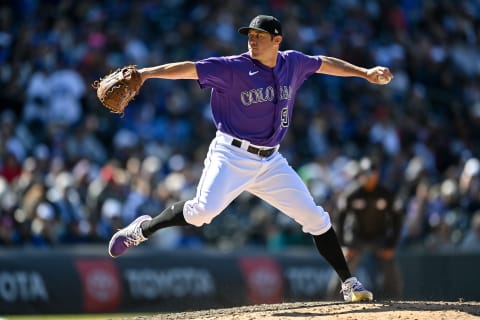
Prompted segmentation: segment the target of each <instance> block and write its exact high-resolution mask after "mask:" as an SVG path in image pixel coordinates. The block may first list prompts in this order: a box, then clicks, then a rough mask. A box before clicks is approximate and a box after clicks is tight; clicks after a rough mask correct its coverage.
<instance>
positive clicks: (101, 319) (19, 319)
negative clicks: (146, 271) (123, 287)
mask: <svg viewBox="0 0 480 320" xmlns="http://www.w3.org/2000/svg"><path fill="white" fill-rule="evenodd" d="M151 315H154V314H153V313H152V314H145V313H142V314H138V313H135V314H133V313H130V314H75V315H72V314H55V315H25V316H0V320H107V319H113V320H114V319H122V318H133V317H138V316H151Z"/></svg>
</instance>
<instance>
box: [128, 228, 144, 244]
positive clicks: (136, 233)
mask: <svg viewBox="0 0 480 320" xmlns="http://www.w3.org/2000/svg"><path fill="white" fill-rule="evenodd" d="M142 241H145V237H144V236H143V234H142V230H141V229H140V228H135V229H134V230H133V231H132V233H130V234H127V235H126V237H125V241H123V243H124V244H125V246H126V247H127V248H130V247H132V246H138V245H139V244H140V242H142Z"/></svg>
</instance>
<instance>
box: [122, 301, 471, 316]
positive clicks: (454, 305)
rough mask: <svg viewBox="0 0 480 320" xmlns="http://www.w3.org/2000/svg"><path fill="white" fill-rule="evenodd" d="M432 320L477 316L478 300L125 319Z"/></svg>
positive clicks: (307, 305) (276, 307)
mask: <svg viewBox="0 0 480 320" xmlns="http://www.w3.org/2000/svg"><path fill="white" fill-rule="evenodd" d="M321 318H325V319H335V320H344V319H345V320H346V319H349V320H354V319H355V320H367V319H368V320H372V319H379V320H380V319H381V320H414V319H416V320H432V319H438V320H440V319H455V320H464V319H479V318H480V302H466V301H458V302H443V301H382V302H372V303H344V302H298V303H282V304H270V305H255V306H246V307H239V308H229V309H216V310H214V309H212V310H203V311H194V312H179V313H170V314H159V315H157V316H153V317H135V318H128V319H124V320H180V319H182V320H184V319H199V320H200V319H201V320H216V319H222V320H223V319H236V320H257V319H262V320H273V319H275V320H283V319H290V320H303V319H321Z"/></svg>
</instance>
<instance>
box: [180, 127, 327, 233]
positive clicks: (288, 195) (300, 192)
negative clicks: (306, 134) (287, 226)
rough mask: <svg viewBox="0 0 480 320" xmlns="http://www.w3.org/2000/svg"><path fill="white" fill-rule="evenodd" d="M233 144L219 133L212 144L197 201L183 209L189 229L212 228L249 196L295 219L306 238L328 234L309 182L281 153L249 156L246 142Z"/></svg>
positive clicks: (228, 137)
mask: <svg viewBox="0 0 480 320" xmlns="http://www.w3.org/2000/svg"><path fill="white" fill-rule="evenodd" d="M232 139H233V138H232V137H231V136H229V135H226V134H224V133H222V132H220V131H218V132H217V135H216V137H215V138H214V139H213V140H212V142H211V144H210V147H209V150H208V154H207V156H206V159H205V161H204V168H203V172H202V176H201V178H200V181H199V184H198V186H197V193H196V196H195V198H194V199H192V200H189V201H187V202H186V203H185V206H184V208H183V215H184V217H185V220H186V221H187V222H188V223H189V224H192V225H194V226H198V227H199V226H201V225H203V224H208V223H210V222H211V221H212V219H213V218H215V217H216V216H217V215H219V214H220V213H221V212H222V211H223V210H224V209H225V208H226V207H227V206H228V205H229V204H230V203H231V202H232V201H233V200H234V199H235V198H236V197H238V196H239V195H240V193H242V192H243V191H247V192H250V193H252V194H253V195H256V196H257V197H259V198H260V199H262V200H264V201H266V202H267V203H269V204H270V205H272V206H273V207H275V208H277V209H278V210H280V211H281V212H283V213H285V214H286V215H288V216H290V217H291V218H293V219H294V220H295V221H297V222H298V223H299V224H300V225H301V226H302V230H303V232H305V233H310V234H312V235H320V234H323V233H325V232H326V231H328V230H329V229H330V227H331V222H330V216H329V215H328V213H327V212H325V211H324V210H323V208H322V207H320V206H317V205H316V204H315V202H314V201H313V198H312V196H311V195H310V192H309V190H308V189H307V187H306V185H305V183H304V182H303V181H302V179H301V178H300V177H299V175H298V174H297V173H296V172H295V170H293V169H292V167H290V165H289V164H288V162H287V160H286V159H285V158H284V157H283V156H282V155H281V154H280V153H279V152H275V153H274V154H273V155H271V156H270V157H268V158H262V157H260V156H258V155H255V154H252V153H250V152H248V151H246V148H247V147H248V144H249V143H248V142H247V141H242V146H241V148H240V147H236V146H233V145H231V142H232ZM257 147H258V146H257Z"/></svg>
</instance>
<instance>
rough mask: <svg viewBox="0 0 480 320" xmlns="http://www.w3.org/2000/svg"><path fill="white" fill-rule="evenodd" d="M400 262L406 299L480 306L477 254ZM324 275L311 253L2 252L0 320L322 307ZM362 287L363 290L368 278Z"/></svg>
mask: <svg viewBox="0 0 480 320" xmlns="http://www.w3.org/2000/svg"><path fill="white" fill-rule="evenodd" d="M138 249H140V248H138ZM399 262H400V265H401V267H402V271H403V278H404V288H405V290H404V299H405V300H410V299H415V300H458V299H460V298H461V299H464V300H477V301H478V300H480V290H478V288H479V280H478V279H479V277H478V266H480V255H452V256H449V255H442V256H439V255H425V254H423V255H420V254H417V255H413V254H410V255H401V256H400V257H399ZM359 272H360V273H362V272H363V273H365V270H364V271H362V270H360V271H359ZM331 275H332V270H331V269H330V268H329V266H328V265H327V264H325V262H324V261H323V260H322V259H321V258H320V257H319V256H318V255H317V254H316V253H315V252H314V251H307V252H305V251H302V252H295V253H290V254H287V253H285V254H282V255H269V254H267V253H265V252H263V253H258V252H256V253H253V252H241V253H225V254H222V253H219V252H210V251H201V252H199V251H180V252H178V251H175V252H171V251H153V250H132V251H131V252H129V253H128V254H127V255H125V256H123V257H120V258H118V259H112V258H109V257H108V256H106V255H105V253H104V250H100V251H98V252H95V251H94V250H92V249H88V250H78V249H70V250H56V251H33V250H20V251H5V250H2V251H0V315H6V314H53V313H104V312H164V311H165V312H168V311H182V310H198V309H205V308H220V307H231V306H238V305H247V304H260V303H277V302H282V301H310V300H324V299H325V294H326V287H327V283H328V281H329V279H330V277H331ZM366 277H367V279H365V278H366ZM362 281H364V284H365V282H367V283H368V281H369V280H368V276H365V275H364V277H363V278H362ZM339 298H340V295H339Z"/></svg>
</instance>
